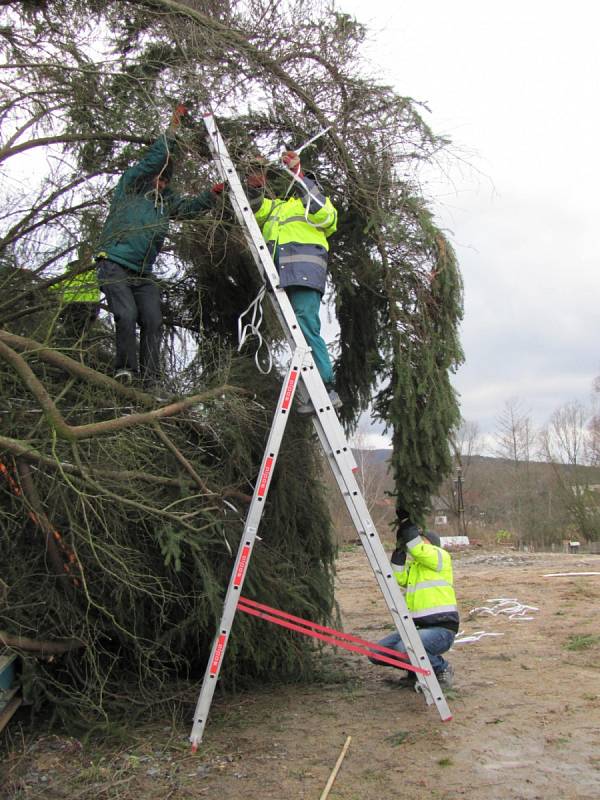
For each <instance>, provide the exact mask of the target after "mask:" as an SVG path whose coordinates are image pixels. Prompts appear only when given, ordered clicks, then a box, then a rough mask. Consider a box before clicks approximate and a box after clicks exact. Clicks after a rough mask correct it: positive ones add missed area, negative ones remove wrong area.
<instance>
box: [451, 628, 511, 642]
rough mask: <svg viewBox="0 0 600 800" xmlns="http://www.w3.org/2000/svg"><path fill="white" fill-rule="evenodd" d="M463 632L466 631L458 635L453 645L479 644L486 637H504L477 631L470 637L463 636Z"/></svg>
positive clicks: (500, 634)
mask: <svg viewBox="0 0 600 800" xmlns="http://www.w3.org/2000/svg"><path fill="white" fill-rule="evenodd" d="M463 632H464V631H460V633H458V635H457V637H456V639H455V640H454V642H453V645H455V644H470V643H471V642H478V641H479V640H480V639H483V637H484V636H504V634H503V633H488V632H487V631H475V632H474V633H472V634H470V636H463ZM459 637H460V638H459Z"/></svg>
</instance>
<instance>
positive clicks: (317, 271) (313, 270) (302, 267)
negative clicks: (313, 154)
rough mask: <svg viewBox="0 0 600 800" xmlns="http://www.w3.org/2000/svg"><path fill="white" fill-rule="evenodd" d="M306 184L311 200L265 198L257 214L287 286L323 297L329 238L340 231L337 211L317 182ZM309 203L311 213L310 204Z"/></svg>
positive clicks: (307, 182) (310, 181) (280, 276)
mask: <svg viewBox="0 0 600 800" xmlns="http://www.w3.org/2000/svg"><path fill="white" fill-rule="evenodd" d="M304 183H305V184H306V186H307V187H308V189H309V190H310V192H311V195H313V198H317V202H315V200H314V199H310V198H309V197H306V198H304V199H303V198H301V197H290V198H289V199H288V200H282V199H279V198H277V199H275V200H272V199H270V198H265V199H264V200H263V202H262V204H261V206H260V208H259V209H258V211H256V212H255V216H256V221H257V222H258V224H259V226H260V227H261V228H262V232H263V236H264V238H265V241H266V242H267V244H268V245H269V249H270V250H271V254H272V255H273V260H274V262H275V266H276V267H277V271H278V272H279V278H280V281H281V285H282V286H283V287H287V286H305V287H307V288H309V289H317V291H319V292H321V294H323V293H324V292H325V284H326V282H327V252H328V250H329V243H328V241H327V239H328V238H329V237H330V236H331V234H332V233H334V232H335V230H336V228H337V211H336V210H335V208H334V206H333V204H332V202H331V200H330V199H329V198H328V197H325V196H324V195H323V194H322V193H321V192H320V191H319V189H318V185H317V183H316V181H313V180H311V178H308V177H305V178H304ZM307 201H310V202H309V207H308V212H309V213H308V214H307V213H306V202H307Z"/></svg>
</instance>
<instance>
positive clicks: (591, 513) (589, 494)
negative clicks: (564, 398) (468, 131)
mask: <svg viewBox="0 0 600 800" xmlns="http://www.w3.org/2000/svg"><path fill="white" fill-rule="evenodd" d="M592 442H593V439H592ZM543 449H544V453H545V457H546V459H547V460H548V461H549V462H550V463H551V464H552V467H553V472H554V477H555V480H556V484H557V488H558V493H557V494H558V498H559V501H560V502H561V503H562V504H563V505H564V507H565V509H566V510H567V511H568V514H569V517H570V523H571V526H572V528H573V530H574V531H576V532H577V534H578V535H579V536H580V537H582V538H583V539H584V540H596V539H598V538H600V514H599V512H600V502H599V497H598V493H597V492H596V491H595V489H594V487H593V486H592V485H590V470H589V469H587V468H586V466H587V465H589V464H590V462H591V460H592V454H591V453H590V419H589V414H588V412H587V411H586V409H585V408H584V407H583V405H582V404H581V403H578V402H571V403H567V404H565V405H564V406H561V407H560V408H559V409H557V410H556V411H555V412H554V414H553V415H552V417H551V418H550V422H549V424H548V426H547V428H546V429H545V430H544V434H543Z"/></svg>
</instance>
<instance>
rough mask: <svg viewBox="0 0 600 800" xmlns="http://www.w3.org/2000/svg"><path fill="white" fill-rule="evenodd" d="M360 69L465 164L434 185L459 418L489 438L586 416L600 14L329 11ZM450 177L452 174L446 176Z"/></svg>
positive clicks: (532, 3) (598, 208)
mask: <svg viewBox="0 0 600 800" xmlns="http://www.w3.org/2000/svg"><path fill="white" fill-rule="evenodd" d="M338 7H339V8H341V9H342V10H344V11H347V12H348V13H350V14H352V15H353V16H356V17H357V18H358V19H359V20H360V21H362V22H364V23H366V24H367V25H368V26H369V28H370V30H371V39H372V42H371V46H370V60H371V62H372V64H373V65H374V66H375V65H377V73H376V74H378V76H379V77H380V78H381V79H382V80H384V81H387V82H389V83H391V84H392V85H393V86H394V88H395V89H396V90H397V91H398V92H399V93H401V94H403V95H409V96H411V97H413V98H414V99H416V100H420V101H423V102H426V103H427V105H428V107H429V109H430V111H431V113H430V114H427V113H426V114H425V116H426V119H427V121H428V122H429V123H430V124H431V126H432V128H433V129H434V130H435V132H437V133H441V134H445V135H448V136H449V137H450V138H451V139H452V141H453V143H454V145H455V147H454V152H455V153H457V154H458V156H460V158H457V159H456V160H455V162H454V164H453V163H452V161H450V162H446V163H445V164H444V167H445V171H440V172H439V174H438V176H437V180H436V181H435V182H433V183H430V189H429V190H430V191H431V193H432V196H433V197H434V198H435V209H436V213H437V216H438V222H439V223H440V224H441V225H442V226H443V227H444V228H446V229H447V230H448V231H449V232H450V238H451V240H452V241H453V243H454V246H455V248H456V251H457V255H458V258H459V261H460V265H461V269H462V273H463V278H464V283H465V319H464V323H463V326H462V341H463V346H464V350H465V355H466V363H465V365H464V366H463V367H462V368H461V369H460V371H459V373H458V375H457V376H456V379H455V381H454V383H455V386H456V388H457V389H458V391H459V392H460V395H461V403H462V413H463V417H465V418H466V419H468V420H470V421H473V422H477V423H478V424H479V426H480V428H481V429H482V431H484V432H488V433H489V432H492V431H493V430H494V429H495V427H496V419H497V417H498V416H499V414H500V413H501V412H502V409H503V407H504V405H505V403H506V402H507V401H508V400H510V399H511V398H519V399H520V400H521V401H522V404H523V408H524V409H525V410H527V411H529V412H530V415H531V418H532V421H533V422H534V424H536V425H543V424H544V423H545V422H546V420H547V419H548V417H549V416H550V414H551V413H552V412H553V411H554V410H555V409H556V408H558V407H559V406H561V405H562V404H564V403H566V402H569V401H571V400H580V401H581V402H583V403H584V404H586V405H588V404H589V402H590V398H591V387H592V381H593V379H594V377H596V376H597V375H598V374H600V344H599V342H598V305H599V302H600V269H599V262H600V232H599V228H600V225H599V222H600V200H599V178H600V175H599V169H598V150H599V149H600V124H599V123H600V111H599V107H600V106H599V104H600V101H599V92H598V86H599V69H598V67H599V63H598V62H599V56H598V52H599V47H598V30H599V27H598V22H599V21H600V11H597V10H596V7H595V4H592V3H589V4H588V3H587V2H584V0H575V2H570V3H565V2H560V3H559V2H552V0H551V1H550V2H541V0H526V1H525V2H516V1H515V0H503V2H487V3H482V2H475V0H456V1H455V2H452V3H451V2H447V0H446V2H444V1H443V0H419V2H418V3H416V2H411V3H408V2H404V0H394V1H393V2H392V0H389V1H388V0H371V2H370V3H365V2H364V0H360V1H359V0H338ZM448 167H450V171H449V172H448Z"/></svg>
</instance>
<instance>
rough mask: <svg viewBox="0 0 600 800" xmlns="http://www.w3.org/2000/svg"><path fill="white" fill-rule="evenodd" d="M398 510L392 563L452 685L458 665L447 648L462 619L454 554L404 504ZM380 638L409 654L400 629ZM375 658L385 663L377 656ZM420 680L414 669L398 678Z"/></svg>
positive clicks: (430, 651)
mask: <svg viewBox="0 0 600 800" xmlns="http://www.w3.org/2000/svg"><path fill="white" fill-rule="evenodd" d="M396 514H397V517H398V532H397V542H396V544H397V546H396V549H395V550H394V552H393V554H392V558H391V564H392V569H393V570H394V575H395V577H396V580H397V581H398V583H399V585H400V586H401V588H402V589H403V591H404V593H405V599H406V605H407V606H408V610H409V611H410V615H411V617H412V620H413V622H414V624H415V627H416V628H417V631H418V633H419V636H420V637H421V641H422V642H423V647H424V648H425V651H426V652H427V655H428V656H429V661H430V662H431V666H432V668H433V671H434V672H435V674H436V677H437V679H438V681H439V682H440V684H442V685H446V686H451V685H452V678H453V676H454V670H453V668H452V665H451V664H450V663H449V662H448V661H447V660H446V659H445V658H444V657H443V654H444V653H446V652H447V651H448V650H450V648H451V647H452V644H453V642H454V637H455V636H456V634H457V632H458V623H459V615H458V607H457V604H456V595H455V593H454V579H453V574H452V558H451V556H450V553H448V551H447V550H444V549H443V548H442V547H441V541H440V537H439V536H438V535H437V534H436V533H433V531H427V532H425V533H421V532H420V531H419V528H417V526H416V525H414V524H413V523H411V521H410V519H409V517H408V514H407V513H406V512H405V511H404V510H403V509H400V508H399V509H396ZM379 644H380V645H383V646H384V647H391V648H392V649H393V650H397V651H398V652H399V653H402V654H406V648H405V646H404V643H403V642H402V639H401V637H400V634H399V633H397V632H396V633H391V634H390V635H389V636H386V637H384V638H383V639H382V640H381V641H380V642H379ZM370 661H371V662H372V663H373V664H382V665H383V662H380V661H378V660H377V658H375V657H373V658H370ZM415 684H416V677H415V675H414V674H413V673H410V674H409V675H408V676H407V677H406V678H404V679H403V680H401V681H400V682H399V685H401V686H407V687H414V686H415Z"/></svg>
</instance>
